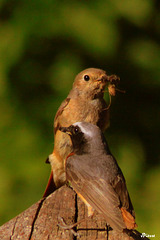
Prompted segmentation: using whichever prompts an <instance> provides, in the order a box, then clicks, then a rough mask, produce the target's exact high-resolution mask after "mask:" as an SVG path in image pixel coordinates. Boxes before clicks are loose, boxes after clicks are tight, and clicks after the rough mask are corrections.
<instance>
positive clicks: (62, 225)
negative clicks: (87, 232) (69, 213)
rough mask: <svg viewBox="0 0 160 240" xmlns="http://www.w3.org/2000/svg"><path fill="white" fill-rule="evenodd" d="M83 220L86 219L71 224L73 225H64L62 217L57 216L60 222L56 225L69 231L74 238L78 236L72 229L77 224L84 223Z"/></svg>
mask: <svg viewBox="0 0 160 240" xmlns="http://www.w3.org/2000/svg"><path fill="white" fill-rule="evenodd" d="M85 220H86V218H83V219H82V220H80V221H78V222H76V223H73V224H71V225H67V224H66V223H65V221H64V219H63V218H62V217H60V216H58V221H60V222H61V223H58V226H59V227H60V228H63V229H65V230H71V231H72V233H73V235H74V236H78V235H79V234H78V233H76V232H75V231H74V230H73V228H74V227H76V226H77V225H78V224H80V223H81V222H84V221H85Z"/></svg>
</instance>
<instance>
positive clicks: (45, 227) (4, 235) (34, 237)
mask: <svg viewBox="0 0 160 240" xmlns="http://www.w3.org/2000/svg"><path fill="white" fill-rule="evenodd" d="M58 216H60V217H63V218H64V220H65V221H66V223H67V225H68V224H71V223H74V222H77V221H79V220H81V219H83V218H84V217H87V209H86V206H85V205H84V203H82V201H81V200H80V199H79V198H78V199H77V195H76V194H75V192H74V191H73V190H72V189H70V188H68V187H66V186H63V187H62V188H60V189H58V190H57V191H55V192H54V193H53V194H51V195H50V196H49V197H48V198H46V199H43V200H40V201H38V202H37V203H35V204H34V205H32V206H31V207H30V208H29V209H27V210H26V211H24V212H22V213H21V214H19V215H18V216H16V217H15V218H13V219H11V220H10V221H9V222H7V223H5V224H4V225H2V226H1V227H0V239H2V240H18V239H23V240H41V239H42V240H49V239H50V240H51V239H56V240H61V239H65V240H72V239H73V240H79V239H81V240H97V239H98V240H103V239H108V240H132V239H135V240H138V239H147V238H141V235H140V234H139V233H138V232H136V233H134V234H132V235H133V236H132V237H131V236H128V234H127V233H121V234H118V233H117V232H116V231H114V230H109V231H108V230H107V227H106V222H105V220H104V219H103V217H102V216H101V215H100V214H97V213H95V214H94V217H93V218H92V219H90V218H88V219H87V221H84V222H82V223H81V224H79V225H77V227H75V231H76V232H77V233H78V234H79V235H78V236H74V235H73V233H72V231H70V230H64V229H62V228H60V227H59V226H58V225H57V224H58V220H57V217H58Z"/></svg>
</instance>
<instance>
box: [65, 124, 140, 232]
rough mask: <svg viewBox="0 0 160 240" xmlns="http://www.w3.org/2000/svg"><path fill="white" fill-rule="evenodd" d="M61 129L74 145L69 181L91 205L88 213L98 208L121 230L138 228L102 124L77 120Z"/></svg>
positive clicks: (67, 167) (67, 161)
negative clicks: (101, 128)
mask: <svg viewBox="0 0 160 240" xmlns="http://www.w3.org/2000/svg"><path fill="white" fill-rule="evenodd" d="M61 131H62V132H65V133H67V134H68V135H69V136H70V138H71V141H72V145H73V151H72V153H71V154H70V155H69V156H68V157H67V158H66V161H65V169H66V178H67V182H69V185H71V187H72V188H73V189H74V190H75V191H76V193H77V194H78V195H79V197H80V198H81V199H82V200H83V201H84V203H85V204H86V205H87V207H88V210H89V211H88V215H89V216H92V215H93V213H94V210H97V212H99V213H101V214H102V215H103V216H104V218H105V219H106V221H107V223H109V224H110V226H111V227H112V228H113V229H115V230H116V231H119V232H122V231H123V230H124V229H135V228H136V227H137V225H136V223H135V213H134V210H133V206H132V203H131V200H130V197H129V193H128V191H127V186H126V182H125V179H124V176H123V173H122V171H121V169H120V168H119V166H118V164H117V162H116V159H115V158H114V157H113V155H112V154H111V152H110V150H109V147H108V144H107V142H106V140H105V137H104V135H103V133H102V131H101V130H100V128H98V127H97V126H95V125H93V124H90V123H86V122H77V123H74V124H73V125H71V126H69V127H62V128H61Z"/></svg>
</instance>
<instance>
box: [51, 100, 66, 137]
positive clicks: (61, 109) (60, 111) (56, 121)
mask: <svg viewBox="0 0 160 240" xmlns="http://www.w3.org/2000/svg"><path fill="white" fill-rule="evenodd" d="M69 101H70V98H66V99H65V100H64V101H63V102H62V104H61V105H60V107H59V109H58V111H57V113H56V116H55V119H54V134H56V132H57V130H58V129H59V127H60V125H59V121H58V118H59V116H60V115H61V114H62V113H63V111H64V109H65V107H66V106H67V105H68V103H69Z"/></svg>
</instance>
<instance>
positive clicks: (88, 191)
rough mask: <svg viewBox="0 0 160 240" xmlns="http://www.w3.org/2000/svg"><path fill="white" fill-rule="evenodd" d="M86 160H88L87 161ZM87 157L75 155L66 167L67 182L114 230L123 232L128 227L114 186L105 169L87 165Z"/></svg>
mask: <svg viewBox="0 0 160 240" xmlns="http://www.w3.org/2000/svg"><path fill="white" fill-rule="evenodd" d="M88 157H89V156H88ZM85 158H86V159H85ZM87 161H88V159H87V156H86V157H81V159H77V156H76V155H73V156H72V157H70V158H69V159H68V162H67V165H66V174H67V180H68V181H69V182H70V183H71V185H72V187H73V189H74V190H75V191H76V192H77V193H79V194H81V195H82V197H83V198H84V199H86V201H87V202H88V203H89V204H90V205H91V206H92V207H93V208H94V209H95V210H97V211H98V212H99V213H102V214H103V216H104V217H105V219H106V221H107V222H108V223H109V224H110V225H111V227H112V228H114V229H116V230H117V231H122V230H123V229H124V228H126V225H125V223H124V221H123V218H122V213H121V210H120V200H119V196H118V194H117V193H116V192H115V190H114V188H113V186H112V185H111V184H110V183H109V182H108V180H106V179H105V177H103V176H104V169H103V167H102V168H101V166H99V164H97V167H93V166H89V165H88V164H87Z"/></svg>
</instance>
